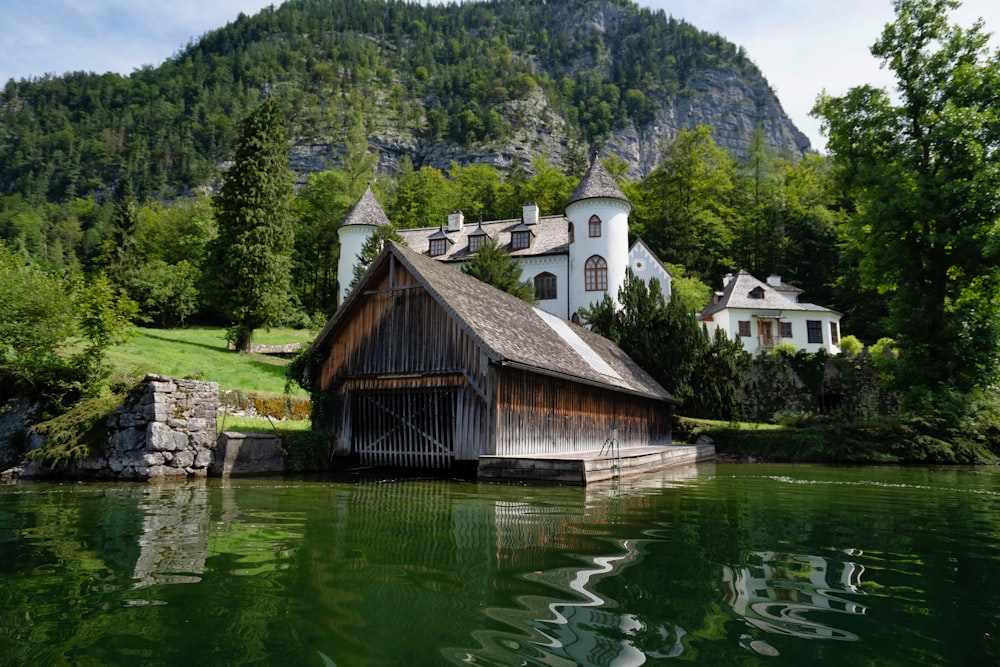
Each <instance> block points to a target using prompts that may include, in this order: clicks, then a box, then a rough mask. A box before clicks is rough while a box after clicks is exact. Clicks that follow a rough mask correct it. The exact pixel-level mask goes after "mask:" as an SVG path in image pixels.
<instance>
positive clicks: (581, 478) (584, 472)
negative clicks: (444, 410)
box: [477, 444, 715, 486]
mask: <svg viewBox="0 0 1000 667" xmlns="http://www.w3.org/2000/svg"><path fill="white" fill-rule="evenodd" d="M714 460H715V446H714V445H708V444H698V445H659V446H650V447H627V448H623V449H621V450H619V452H618V453H617V456H615V455H612V454H609V453H608V452H607V451H606V450H593V451H587V452H569V453H563V454H525V455H521V456H480V457H479V468H478V473H477V475H478V478H479V479H480V480H483V481H504V482H514V481H522V482H543V483H552V484H572V485H580V486H586V485H587V484H590V483H591V482H599V481H603V480H608V479H614V478H615V477H625V476H628V475H638V474H641V473H645V472H650V471H652V470H659V469H661V468H669V467H672V466H679V465H687V464H690V463H700V462H702V461H714Z"/></svg>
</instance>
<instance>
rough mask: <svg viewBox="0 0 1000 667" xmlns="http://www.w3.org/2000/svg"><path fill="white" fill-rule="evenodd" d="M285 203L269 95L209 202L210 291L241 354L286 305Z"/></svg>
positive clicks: (287, 173) (277, 125)
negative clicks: (215, 229)
mask: <svg viewBox="0 0 1000 667" xmlns="http://www.w3.org/2000/svg"><path fill="white" fill-rule="evenodd" d="M291 198H292V171H291V168H290V167H289V162H288V143H287V141H286V139H285V129H284V123H283V119H282V113H281V106H280V104H279V103H278V101H277V100H275V99H274V98H268V99H267V100H265V101H264V102H263V103H262V104H261V105H260V106H259V107H257V108H256V109H255V110H254V111H253V112H251V113H250V115H248V116H247V118H246V121H245V122H244V124H243V130H242V134H241V136H240V139H239V142H238V144H237V148H236V157H235V160H234V162H233V166H232V167H231V168H230V169H229V171H228V172H227V174H226V178H225V181H224V182H223V185H222V188H221V190H220V192H219V195H218V196H217V197H216V198H215V200H214V208H215V216H216V220H217V222H218V226H219V235H218V237H217V238H216V239H215V240H214V241H213V243H212V246H211V254H210V257H211V260H210V275H211V280H212V282H211V284H210V286H209V287H210V291H211V293H212V294H213V295H214V296H215V299H214V300H215V303H216V305H217V307H219V309H220V310H221V311H222V313H223V314H224V315H225V317H226V318H227V320H228V322H229V331H228V333H227V337H228V339H229V340H230V342H232V343H233V344H234V345H235V346H236V348H237V349H238V350H240V351H242V352H249V351H250V344H251V341H252V339H253V332H254V330H255V329H258V328H260V327H263V326H269V325H272V324H276V323H278V322H279V321H280V320H281V317H282V315H283V314H284V313H285V312H286V311H287V309H288V306H289V303H290V290H289V286H290V282H291V253H292V246H293V241H294V232H293V228H292V219H291V216H290V214H289V204H290V202H291Z"/></svg>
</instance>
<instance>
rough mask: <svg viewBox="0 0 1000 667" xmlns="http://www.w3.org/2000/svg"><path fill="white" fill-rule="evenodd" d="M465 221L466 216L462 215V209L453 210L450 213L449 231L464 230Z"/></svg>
mask: <svg viewBox="0 0 1000 667" xmlns="http://www.w3.org/2000/svg"><path fill="white" fill-rule="evenodd" d="M464 222H465V216H464V215H462V212H461V211H452V212H451V213H449V214H448V231H449V232H460V231H462V223H464Z"/></svg>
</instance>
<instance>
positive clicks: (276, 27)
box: [0, 0, 766, 202]
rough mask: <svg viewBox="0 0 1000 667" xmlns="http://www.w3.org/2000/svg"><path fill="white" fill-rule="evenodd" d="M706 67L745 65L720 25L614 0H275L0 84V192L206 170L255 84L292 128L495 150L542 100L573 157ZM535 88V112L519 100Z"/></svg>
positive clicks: (158, 183) (203, 179)
mask: <svg viewBox="0 0 1000 667" xmlns="http://www.w3.org/2000/svg"><path fill="white" fill-rule="evenodd" d="M710 68H725V69H727V70H729V71H732V72H735V73H738V74H739V75H746V76H749V77H753V78H755V79H757V80H761V76H760V73H759V72H758V71H757V70H756V68H755V66H754V65H753V64H752V63H751V62H750V61H749V60H748V59H747V57H746V56H745V54H744V53H743V52H742V50H741V49H738V48H737V47H735V46H734V45H733V44H731V43H730V42H728V41H726V40H725V39H724V38H722V37H720V36H718V35H710V34H707V33H705V32H702V31H700V30H698V29H697V28H695V27H694V26H691V25H689V24H686V23H684V22H683V21H677V20H675V19H673V18H670V17H667V16H665V15H664V14H663V13H662V12H657V13H654V12H651V11H649V10H646V9H640V8H639V7H638V6H636V5H635V4H633V3H631V2H628V1H627V0H583V1H572V2H570V1H564V2H557V3H551V2H542V1H540V0H534V1H527V2H523V1H521V0H517V1H515V0H495V1H491V2H470V3H459V4H455V3H449V4H447V5H445V4H421V3H415V2H401V1H392V0H361V1H358V0H289V1H288V2H285V3H284V4H282V5H280V6H279V7H277V8H270V9H265V10H263V11H262V12H260V13H259V14H257V15H255V16H252V17H248V16H245V15H242V14H241V15H240V16H239V17H238V18H236V20H234V21H233V22H232V23H230V24H228V25H226V26H224V27H220V28H219V29H217V30H214V31H212V32H209V33H208V34H206V35H204V36H202V37H200V38H198V39H195V40H192V41H191V43H190V44H189V45H188V46H187V47H186V48H184V49H182V50H181V51H179V52H178V53H177V54H176V55H175V56H174V57H172V58H170V59H169V60H167V61H166V62H164V63H162V64H160V65H159V66H156V67H145V68H143V69H141V70H139V71H136V72H135V73H133V74H131V75H129V76H120V75H116V74H93V73H86V72H76V73H73V74H69V75H66V76H58V77H55V76H48V75H47V76H44V77H41V78H37V79H32V80H20V81H15V80H11V81H8V82H6V86H5V87H4V88H3V91H2V93H0V193H4V194H15V193H16V194H20V195H23V196H24V197H26V198H28V199H29V200H31V201H34V202H37V201H41V200H47V201H53V202H63V201H68V200H71V199H73V198H74V197H77V196H86V195H88V194H90V193H93V192H101V191H107V190H109V189H110V188H111V187H112V186H113V185H114V184H115V183H118V182H120V181H127V182H129V183H131V185H132V187H133V189H134V191H135V193H136V194H137V196H139V197H140V198H144V197H146V196H148V195H149V194H151V193H154V192H155V193H159V195H160V196H161V197H162V196H164V195H165V194H167V193H170V192H184V191H187V190H188V189H190V188H193V187H196V186H201V185H208V184H210V183H212V179H213V177H215V176H216V175H217V174H218V168H219V165H220V163H222V162H223V161H225V160H227V159H229V158H230V155H231V153H232V148H233V145H234V141H235V138H236V135H237V132H238V128H239V126H240V122H241V120H242V119H243V117H244V116H245V114H246V113H247V111H248V110H249V109H250V108H251V107H252V106H253V105H254V104H255V103H256V102H257V101H258V99H259V98H260V97H261V95H263V94H268V95H274V96H278V97H279V98H280V99H281V100H282V101H283V102H284V103H285V106H286V108H287V109H289V110H290V111H291V113H290V114H289V130H290V136H291V138H292V139H293V142H295V141H302V142H305V143H317V142H318V143H320V144H322V143H334V144H339V143H341V142H343V141H344V138H345V137H344V128H345V126H346V123H345V119H347V118H348V117H349V116H350V115H351V114H359V115H361V116H362V117H364V119H365V123H366V127H367V130H368V133H369V135H370V136H379V137H390V138H391V137H399V136H403V137H406V136H409V137H415V138H417V139H420V140H426V141H430V142H440V143H442V144H444V145H448V146H457V147H466V148H470V149H471V148H473V147H479V148H482V147H484V146H494V147H496V146H502V145H503V144H504V143H505V142H507V141H509V140H510V139H511V138H512V136H513V134H514V133H516V132H517V131H518V130H519V129H520V128H522V127H523V126H524V125H525V124H539V123H543V122H546V118H544V116H547V115H551V114H555V115H556V116H558V118H559V120H560V122H561V123H565V125H566V128H567V129H566V134H567V140H569V141H570V142H572V143H574V144H575V145H576V146H577V148H576V159H578V160H579V159H584V158H586V155H585V153H586V150H587V146H589V145H591V144H592V143H593V142H599V141H601V140H602V139H604V138H607V137H608V136H609V135H610V134H611V133H612V132H614V131H615V130H619V129H621V128H624V127H626V126H634V127H637V128H641V127H644V126H646V125H648V124H649V123H650V122H651V121H652V120H653V119H654V117H655V116H656V114H657V112H658V110H660V109H662V108H663V107H664V105H667V104H669V103H670V101H671V100H673V99H675V98H677V97H678V96H684V95H687V96H688V97H690V96H691V95H692V94H694V93H693V91H688V90H686V86H687V84H688V82H689V80H690V79H691V77H692V76H693V75H695V74H696V73H698V72H701V71H704V70H706V69H710ZM765 87H766V84H765ZM538 93H541V94H542V97H543V98H544V99H545V100H546V104H547V105H548V107H547V110H544V111H543V117H534V116H533V112H532V111H531V110H530V107H531V104H528V101H529V100H534V101H537V98H538ZM533 103H534V102H532V104H533ZM727 113H728V111H727ZM751 126H752V123H751ZM742 140H743V142H744V145H745V144H746V142H747V141H749V138H748V137H743V139H742ZM417 166H421V165H420V164H418V165H417ZM436 166H439V167H444V166H447V163H445V164H439V165H436Z"/></svg>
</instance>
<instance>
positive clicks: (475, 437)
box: [313, 244, 674, 467]
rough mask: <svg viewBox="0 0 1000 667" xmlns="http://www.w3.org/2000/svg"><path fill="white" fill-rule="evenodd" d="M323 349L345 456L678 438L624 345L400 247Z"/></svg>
mask: <svg viewBox="0 0 1000 667" xmlns="http://www.w3.org/2000/svg"><path fill="white" fill-rule="evenodd" d="M313 352H314V353H319V354H320V355H322V356H324V361H323V363H322V367H321V372H320V378H319V380H320V386H321V387H322V388H323V390H324V391H326V392H328V393H329V394H330V395H331V396H334V397H336V400H335V401H333V403H335V404H336V405H337V409H336V410H335V412H336V414H335V415H334V422H335V423H334V424H332V425H331V427H332V430H333V432H334V435H335V437H336V439H337V450H336V451H337V453H340V454H349V453H350V454H356V455H358V456H359V457H360V458H361V460H362V461H363V462H369V463H376V464H387V465H408V466H419V467H446V466H448V465H450V464H451V463H452V462H453V461H462V460H467V461H475V460H477V459H478V458H479V457H481V456H484V455H493V454H497V453H509V452H511V451H514V450H518V451H526V452H527V453H530V451H531V450H534V449H539V450H541V451H543V452H555V451H590V450H593V449H595V448H599V447H600V445H601V444H602V443H603V442H604V440H606V439H607V438H608V437H609V436H610V435H611V434H612V429H619V433H621V434H622V435H627V437H628V438H629V440H628V441H629V442H630V443H631V442H633V440H634V441H635V442H640V441H641V442H643V444H663V443H664V441H667V442H668V441H669V421H670V412H671V407H672V404H673V403H674V399H673V397H672V396H670V394H669V393H667V392H666V391H665V390H664V389H663V388H662V387H661V386H660V385H659V384H657V383H656V382H655V380H653V379H652V378H651V377H650V376H649V375H648V374H646V373H645V372H644V371H643V370H642V369H641V368H639V367H638V366H637V365H636V364H635V363H634V362H633V361H632V360H631V359H629V358H628V357H627V356H626V355H625V354H624V353H622V352H621V350H620V349H619V348H617V346H615V345H614V344H613V343H611V342H610V341H608V340H606V339H604V338H602V337H600V336H597V335H596V334H593V333H591V332H589V331H587V330H586V329H583V328H581V327H577V326H574V325H570V324H569V323H568V322H567V321H565V320H563V319H561V318H558V317H556V316H554V315H551V314H549V313H545V312H544V311H541V310H539V309H538V308H535V307H533V306H532V305H531V304H528V303H526V302H524V301H521V300H520V299H517V298H515V297H513V296H511V295H509V294H507V293H505V292H501V291H499V290H496V289H494V288H492V287H490V286H488V285H486V284H484V283H481V282H479V281H477V280H475V279H474V278H472V277H470V276H467V275H465V274H462V273H461V272H458V271H454V270H453V269H451V268H449V267H448V266H446V265H444V264H442V263H440V262H438V261H436V260H434V259H431V258H429V257H426V256H424V255H422V254H420V253H417V252H414V251H412V250H410V249H408V248H405V247H402V246H398V245H396V244H390V245H389V246H388V247H387V248H386V250H384V251H383V253H382V254H381V255H380V256H379V258H378V259H376V261H375V262H374V263H373V264H372V267H371V268H370V269H369V270H368V272H367V273H366V274H365V276H364V277H363V278H362V280H361V282H360V284H359V286H358V287H357V289H355V291H354V292H353V293H352V294H351V295H350V297H349V298H348V300H347V301H346V302H345V304H344V305H343V306H342V307H341V309H340V310H338V311H337V313H336V314H335V316H334V318H333V319H331V321H330V322H329V323H328V324H327V326H326V327H324V329H323V331H322V332H321V333H320V336H319V337H318V338H317V339H316V341H315V342H314V343H313ZM619 437H622V436H621V435H620V436H619Z"/></svg>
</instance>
